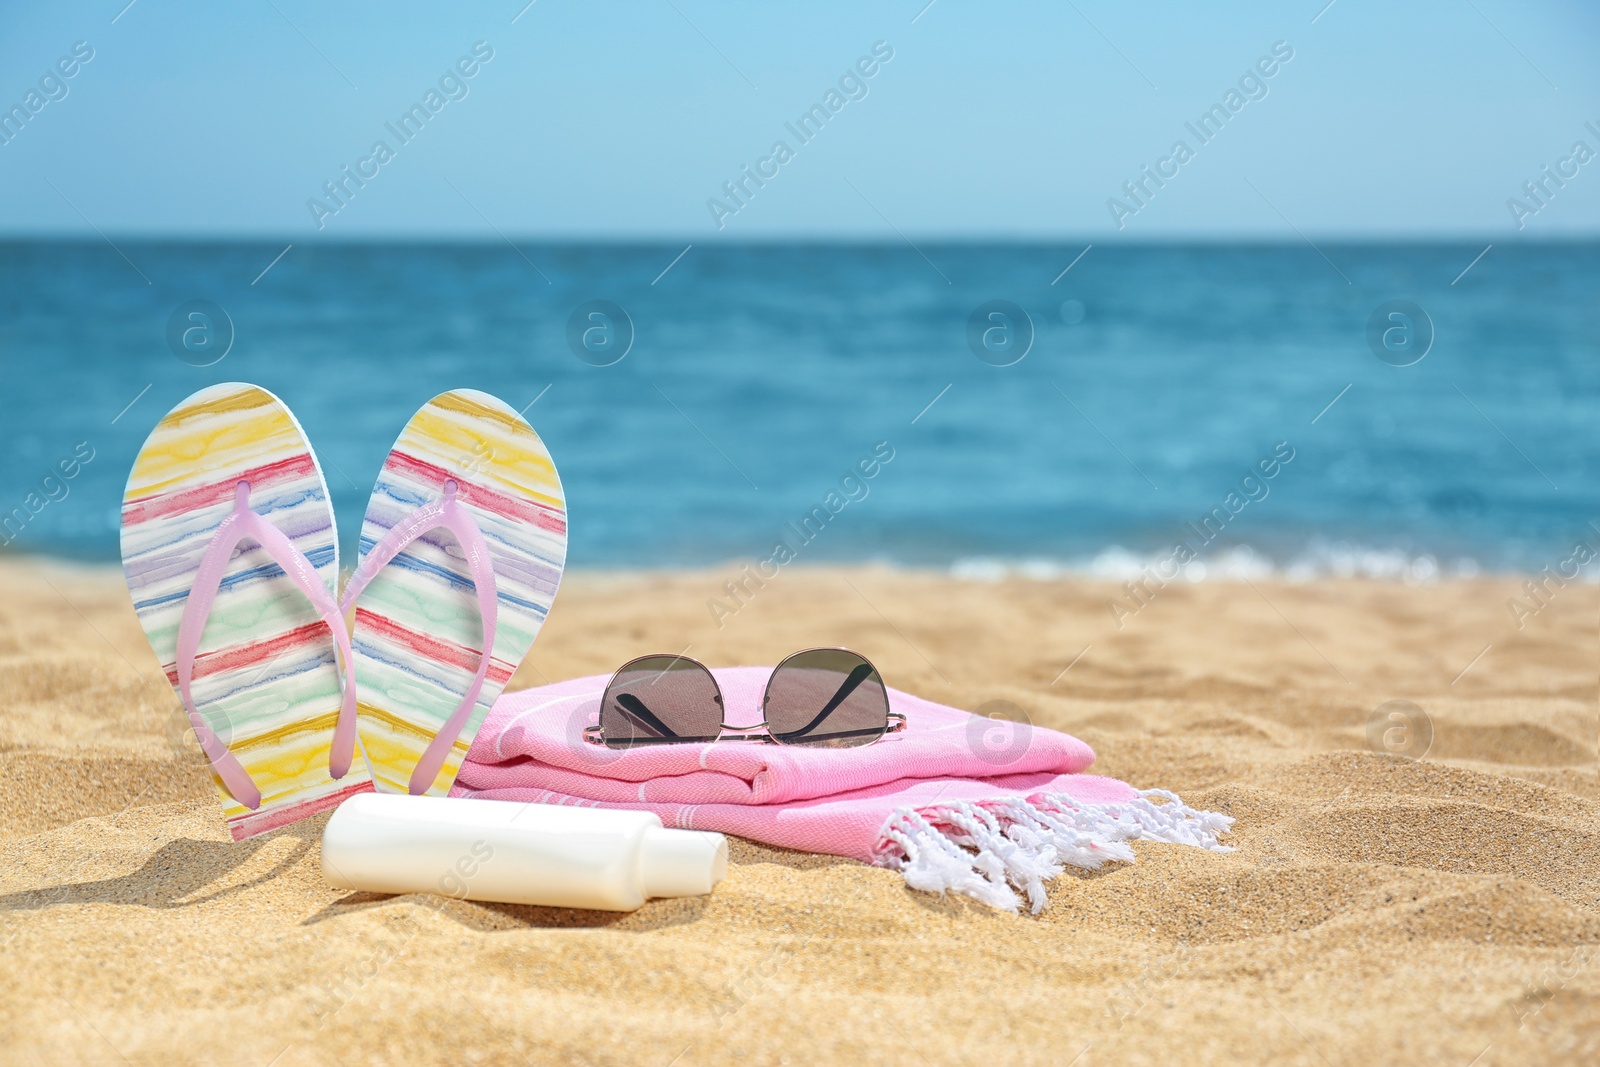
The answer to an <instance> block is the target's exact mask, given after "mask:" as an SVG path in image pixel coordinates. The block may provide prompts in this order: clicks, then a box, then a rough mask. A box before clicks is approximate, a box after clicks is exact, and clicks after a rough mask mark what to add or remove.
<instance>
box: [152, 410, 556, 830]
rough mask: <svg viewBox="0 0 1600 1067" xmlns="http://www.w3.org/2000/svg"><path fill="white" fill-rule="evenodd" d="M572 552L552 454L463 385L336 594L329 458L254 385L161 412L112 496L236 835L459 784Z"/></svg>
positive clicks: (412, 457) (409, 446) (510, 414)
mask: <svg viewBox="0 0 1600 1067" xmlns="http://www.w3.org/2000/svg"><path fill="white" fill-rule="evenodd" d="M566 544H567V523H566V506H565V498H564V496H563V494H562V490H561V481H560V478H559V477H558V476H557V474H556V469H555V465H554V464H553V463H552V462H551V460H550V454H549V452H548V451H547V450H546V449H545V446H544V443H543V442H542V441H541V440H540V439H539V435H538V434H537V433H535V432H534V430H533V428H532V427H530V426H529V425H528V424H527V422H526V421H524V420H523V419H522V417H521V416H520V415H519V414H517V412H516V411H515V410H513V409H512V408H511V407H509V406H508V405H507V404H505V403H504V402H502V401H500V400H498V399H496V398H495V397H493V396H490V395H488V394H487V393H482V392H477V391H475V390H470V389H459V390H454V391H451V392H448V393H442V394H440V395H439V396H436V397H434V398H433V399H432V400H430V401H429V402H428V403H427V404H425V405H424V406H423V407H422V408H421V410H419V411H418V412H417V413H416V414H415V415H414V416H412V418H411V421H410V422H408V423H407V424H406V427H405V429H404V430H402V431H401V433H400V437H399V439H398V440H397V441H396V442H395V446H394V448H393V449H392V450H391V451H390V453H389V457H388V459H387V460H386V461H385V462H384V465H383V469H382V471H381V472H380V473H379V475H378V480H377V483H376V485H375V486H374V487H373V491H372V497H371V499H370V501H369V503H368V505H367V512H366V517H365V519H364V520H363V522H362V526H361V539H360V546H359V560H358V561H357V566H356V569H355V573H354V574H353V575H352V576H351V578H350V580H349V582H348V583H347V584H346V586H345V589H344V593H343V595H342V596H340V595H339V592H338V578H339V548H338V536H337V531H336V529H335V526H334V517H333V508H332V505H331V503H330V500H329V494H328V486H327V482H326V481H325V479H324V478H323V475H322V468H321V466H320V465H319V464H318V462H317V458H316V454H315V453H314V452H313V451H312V448H311V443H310V442H309V441H308V440H307V439H306V436H305V433H304V431H303V430H302V429H301V428H300V424H299V423H298V422H297V421H296V420H295V417H294V415H293V414H292V413H291V412H290V411H289V409H288V408H287V407H286V406H284V404H283V402H282V401H280V400H279V399H278V398H277V397H276V396H273V395H272V394H271V393H269V392H268V391H267V390H265V389H262V388H260V387H259V386H254V385H246V384H241V383H228V384H223V385H215V386H211V387H210V388H207V389H202V390H200V391H199V392H197V393H195V394H194V395H193V396H191V397H189V398H188V399H187V400H185V401H183V402H182V403H180V404H179V405H178V406H177V407H176V408H174V409H173V410H172V411H171V412H169V413H168V414H167V415H166V417H164V418H163V419H162V420H161V421H160V422H159V423H158V424H157V425H156V428H155V429H154V430H153V431H152V432H151V434H150V437H149V439H148V440H146V441H145V444H144V447H143V448H142V449H141V450H140V452H139V455H138V458H137V459H135V460H134V465H133V472H132V473H131V474H130V476H129V478H128V487H127V491H126V493H125V495H124V498H123V505H122V560H123V569H124V572H125V574H126V576H127V580H128V589H129V592H130V593H131V594H132V596H133V602H134V608H135V610H136V611H137V613H138V616H139V623H140V625H141V626H142V627H143V628H144V631H145V634H146V636H147V637H148V638H149V640H150V645H151V648H152V649H154V651H155V653H156V657H157V658H158V659H159V660H160V661H161V663H162V667H163V669H164V670H165V672H166V675H167V679H168V680H169V681H170V682H171V683H172V685H173V687H174V688H175V689H176V690H177V693H178V697H179V699H180V700H181V701H182V702H183V707H184V710H185V712H186V714H187V716H188V719H189V723H190V726H191V727H192V728H193V730H194V734H195V737H196V739H197V740H198V741H199V743H200V747H201V750H202V751H203V752H204V753H205V755H206V757H207V759H209V760H210V763H211V770H212V777H213V780H214V782H215V784H216V787H217V791H218V794H219V796H220V798H221V800H222V804H223V808H224V812H225V814H226V816H227V820H228V827H229V830H230V832H231V833H232V835H233V837H234V839H235V840H242V839H243V838H246V837H250V836H252V835H254V834H258V833H263V832H265V831H267V830H271V829H274V828H276V827H279V826H283V825H286V824H288V823H291V822H294V821H296V820H298V819H303V818H305V817H307V816H309V815H313V814H315V813H317V812H319V811H323V810H326V809H328V808H331V807H334V806H336V805H337V804H339V803H340V802H341V801H343V800H344V799H345V798H346V797H348V796H350V795H352V794H354V793H359V792H365V791H367V790H370V789H373V788H376V789H379V790H382V791H389V792H410V793H413V794H423V793H428V794H434V795H439V794H443V793H446V792H448V791H449V789H450V786H451V784H452V783H453V782H454V781H455V776H456V772H457V771H458V770H459V769H460V766H461V760H462V758H463V757H464V756H465V755H466V752H467V749H468V748H469V747H470V746H471V743H472V739H473V737H474V736H475V735H476V733H477V730H478V727H479V726H480V725H481V724H482V722H483V718H484V716H485V715H486V714H487V713H488V710H489V707H490V705H492V704H493V703H494V701H495V699H496V698H497V697H498V696H499V695H500V692H501V691H502V690H503V689H504V687H505V684H506V682H508V681H509V680H510V678H511V675H512V673H513V672H514V671H515V670H516V668H517V665H518V664H519V663H520V662H521V661H522V658H523V657H524V656H525V655H526V654H527V652H528V649H529V648H530V647H532V645H533V641H534V638H535V637H536V636H537V635H538V632H539V628H540V627H541V626H542V625H543V623H544V620H545V617H546V615H547V614H548V613H549V610H550V605H551V602H552V601H553V600H554V599H555V594H556V588H557V586H558V585H559V583H560V580H561V571H562V567H563V564H564V563H565V560H566ZM358 754H359V755H360V757H361V759H360V760H359V761H357V759H356V756H357V755H358Z"/></svg>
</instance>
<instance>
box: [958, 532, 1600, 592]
mask: <svg viewBox="0 0 1600 1067" xmlns="http://www.w3.org/2000/svg"><path fill="white" fill-rule="evenodd" d="M1172 565H1173V561H1172V557H1171V553H1170V552H1158V553H1149V554H1140V553H1137V552H1133V551H1130V550H1128V549H1126V548H1123V547H1121V546H1119V545H1113V546H1111V547H1109V548H1106V549H1104V550H1102V551H1101V552H1099V553H1097V554H1096V555H1094V556H1092V557H1086V558H1080V559H1075V560H1055V559H1020V560H1008V559H998V558H995V557H989V556H971V557H966V558H963V559H959V560H957V561H956V562H955V563H953V564H952V565H951V566H950V575H951V577H953V578H957V579H960V580H963V581H974V582H998V581H1003V580H1005V579H1008V578H1020V579H1026V580H1032V581H1052V580H1055V579H1059V578H1065V577H1073V576H1075V577H1088V578H1098V579H1103V580H1106V581H1115V582H1125V581H1133V580H1136V579H1138V578H1140V577H1142V576H1145V575H1147V574H1152V573H1156V574H1161V575H1162V576H1163V577H1167V576H1168V572H1170V569H1171V567H1172ZM1158 567H1161V568H1163V570H1161V571H1158V570H1157V568H1158ZM1501 572H1502V571H1501V569H1500V568H1488V567H1484V566H1483V565H1482V564H1480V563H1479V562H1478V561H1477V560H1475V559H1472V558H1471V557H1468V556H1453V557H1448V558H1442V557H1441V556H1438V555H1435V554H1433V553H1428V552H1422V553H1415V552H1408V551H1406V550H1404V549H1400V548H1393V547H1376V546H1368V545H1353V544H1349V543H1347V542H1342V541H1341V542H1335V543H1332V544H1323V543H1317V544H1312V545H1308V546H1306V547H1305V548H1304V549H1301V550H1299V551H1297V552H1295V553H1294V554H1292V555H1289V556H1287V558H1277V559H1275V558H1273V557H1272V556H1270V555H1268V554H1267V553H1265V552H1262V551H1260V550H1258V549H1256V548H1254V547H1252V546H1250V545H1235V546H1232V547H1229V548H1225V549H1221V550H1219V551H1217V552H1214V553H1211V554H1210V555H1208V556H1206V557H1205V558H1204V559H1194V560H1190V561H1189V562H1188V563H1187V564H1184V565H1183V566H1182V568H1181V569H1180V570H1179V573H1178V575H1177V576H1176V578H1175V579H1173V578H1170V577H1169V579H1168V580H1179V581H1187V582H1191V583H1198V582H1205V581H1225V582H1226V581H1234V582H1238V581H1257V580H1261V579H1271V578H1279V579H1284V580H1286V581H1290V582H1309V581H1312V580H1314V579H1318V578H1367V579H1374V580H1378V581H1393V582H1403V583H1405V584H1406V585H1428V584H1431V583H1434V582H1438V581H1441V580H1445V579H1451V578H1475V577H1478V576H1479V575H1482V574H1486V573H1501ZM1504 573H1522V571H1520V570H1513V569H1506V570H1504ZM1578 580H1579V581H1582V582H1584V583H1586V584H1590V585H1595V584H1600V568H1595V569H1588V568H1586V569H1585V571H1584V572H1583V573H1581V574H1580V575H1579V577H1578Z"/></svg>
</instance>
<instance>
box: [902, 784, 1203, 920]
mask: <svg viewBox="0 0 1600 1067" xmlns="http://www.w3.org/2000/svg"><path fill="white" fill-rule="evenodd" d="M1152 797H1159V798H1161V799H1162V800H1165V801H1166V803H1165V804H1156V803H1154V802H1153V801H1152V800H1151V798H1152ZM1232 825H1233V818H1232V816H1228V815H1220V814H1218V813H1217V812H1214V811H1196V810H1194V809H1193V808H1191V807H1189V806H1188V805H1187V804H1185V803H1184V802H1183V801H1181V800H1179V799H1178V797H1177V795H1176V794H1174V793H1169V792H1167V791H1166V790H1165V789H1145V790H1141V791H1140V793H1139V796H1138V797H1136V798H1135V799H1133V800H1129V801H1124V802H1122V803H1117V804H1085V803H1082V802H1081V801H1077V800H1074V799H1072V798H1071V797H1069V796H1067V795H1066V794H1065V793H1045V794H1041V795H1039V796H1036V797H1034V798H1033V799H1032V801H1031V802H1030V801H1028V800H1023V799H1022V798H1020V797H1005V798H1001V799H996V800H985V801H978V802H973V801H965V800H959V801H954V802H952V803H949V804H936V805H932V806H929V807H925V808H917V809H913V808H900V809H898V810H897V811H896V812H895V813H894V814H893V815H891V816H890V817H889V821H888V822H886V823H884V825H883V829H882V830H881V831H880V832H879V835H878V837H879V842H878V851H879V856H880V858H879V861H878V862H879V863H880V864H881V865H882V866H885V867H890V868H893V869H894V870H898V871H900V872H901V874H903V875H904V876H905V879H906V885H908V886H910V887H911V888H912V889H920V890H922V891H923V892H927V893H939V894H944V893H964V894H966V895H967V896H969V897H976V898H977V899H979V900H981V901H983V902H984V903H985V904H988V905H989V906H990V907H994V908H1000V909H1002V910H1004V911H1016V910H1017V909H1018V908H1019V907H1020V906H1021V901H1020V900H1019V899H1018V898H1017V890H1021V891H1022V892H1023V893H1026V894H1027V897H1028V907H1029V910H1030V911H1031V912H1033V914H1035V915H1037V914H1038V913H1039V912H1040V911H1042V910H1043V909H1044V906H1045V901H1046V900H1047V896H1046V893H1045V888H1044V883H1045V881H1046V880H1047V879H1050V878H1054V877H1056V876H1057V875H1059V874H1061V872H1062V871H1063V870H1064V869H1065V868H1064V867H1063V865H1064V864H1070V865H1071V866H1073V867H1085V868H1087V869H1089V870H1091V871H1092V870H1097V869H1098V868H1099V867H1100V866H1101V865H1102V864H1104V863H1106V862H1108V861H1113V860H1114V861H1118V862H1122V863H1132V862H1133V849H1132V848H1130V847H1128V845H1127V842H1129V841H1135V840H1144V841H1169V842H1171V843H1173V844H1179V845H1194V846H1196V847H1198V848H1204V849H1210V850H1211V851H1213V852H1232V851H1233V849H1232V848H1230V847H1229V846H1227V845H1224V844H1222V843H1220V842H1219V841H1218V840H1217V835H1218V834H1223V833H1227V832H1228V828H1229V827H1230V826H1232ZM1013 887H1015V888H1013Z"/></svg>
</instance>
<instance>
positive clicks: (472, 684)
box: [341, 389, 567, 796]
mask: <svg viewBox="0 0 1600 1067" xmlns="http://www.w3.org/2000/svg"><path fill="white" fill-rule="evenodd" d="M360 553H361V559H360V562H359V563H358V565H357V566H356V570H355V573H354V574H353V575H351V578H350V581H349V583H348V584H347V585H346V586H345V592H344V597H343V599H342V600H341V606H342V607H343V609H344V610H345V612H346V613H347V614H348V613H349V612H350V611H351V610H352V609H354V612H355V614H354V620H353V629H352V634H353V637H352V645H353V648H354V652H355V658H354V662H355V668H356V674H357V676H358V677H359V678H360V680H361V681H360V687H359V697H360V714H359V724H360V726H359V729H360V734H361V744H362V749H363V751H364V752H365V753H366V756H367V762H368V765H369V767H370V768H371V771H372V778H373V782H374V784H375V785H376V787H377V788H378V789H379V790H383V791H390V792H410V793H412V794H423V793H427V794H432V795H436V796H437V795H443V794H445V793H448V792H449V790H450V786H451V784H452V783H453V782H454V781H455V778H456V772H457V771H458V770H459V769H460V767H461V760H462V759H463V758H464V757H465V756H466V754H467V749H468V748H469V747H471V744H472V739H473V737H474V736H475V735H476V734H477V732H478V727H479V726H480V725H482V723H483V718H484V716H485V715H486V714H487V713H488V711H489V707H490V705H492V704H493V703H494V701H495V698H496V697H498V696H499V695H500V692H501V690H503V689H504V688H505V684H506V682H508V681H510V680H511V675H512V673H513V672H514V671H515V670H516V669H517V665H518V664H519V663H521V662H522V658H523V657H524V656H526V655H527V653H528V649H529V648H531V647H532V646H533V640H534V638H535V637H536V636H538V633H539V628H540V627H541V626H542V625H544V620H545V616H546V615H547V614H548V613H549V611H550V604H551V602H552V601H553V600H554V599H555V595H556V587H557V585H559V584H560V581H561V568H562V566H563V564H564V563H565V562H566V556H567V512H566V503H565V498H564V496H563V494H562V491H561V479H560V478H559V477H558V476H557V475H556V468H555V464H554V463H552V462H551V460H550V453H549V452H548V451H546V450H545V447H544V442H543V441H541V440H540V439H539V435H538V434H536V433H534V431H533V428H532V427H530V426H529V425H528V424H527V422H525V421H524V420H523V418H522V416H521V415H519V414H517V412H516V410H515V409H513V408H511V407H510V406H508V405H507V404H506V403H505V402H503V401H501V400H498V399H496V398H495V397H492V396H490V395H489V394H487V393H480V392H477V391H476V390H472V389H457V390H454V391H452V392H448V393H441V394H440V395H439V396H436V397H434V398H433V399H432V400H430V401H428V403H427V404H425V405H424V406H423V407H422V409H421V410H420V411H418V412H417V413H416V414H415V415H414V416H412V418H411V421H410V422H409V423H407V424H406V428H405V429H404V430H402V431H401V433H400V439H399V440H398V441H396V442H395V446H394V449H393V450H392V451H391V452H390V453H389V458H388V460H386V461H385V462H384V465H383V470H382V471H381V472H380V473H379V475H378V481H377V484H376V485H375V486H374V487H373V490H372V499H371V501H370V503H369V504H368V505H367V514H366V519H365V521H364V522H363V523H362V526H361V544H360ZM485 649H487V650H488V654H487V655H485V654H484V652H485Z"/></svg>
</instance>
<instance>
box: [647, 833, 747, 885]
mask: <svg viewBox="0 0 1600 1067" xmlns="http://www.w3.org/2000/svg"><path fill="white" fill-rule="evenodd" d="M727 875H728V841H727V838H725V837H723V836H722V835H721V834H712V833H705V832H702V831H700V830H667V829H663V828H661V827H651V828H649V829H647V830H646V831H645V832H644V840H643V841H642V842H640V845H639V882H640V886H641V888H642V889H643V890H644V895H645V896H646V897H696V896H700V895H702V894H705V893H709V892H711V889H712V887H713V886H715V885H716V884H717V883H718V882H720V881H722V880H723V879H724V878H726V877H727Z"/></svg>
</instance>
